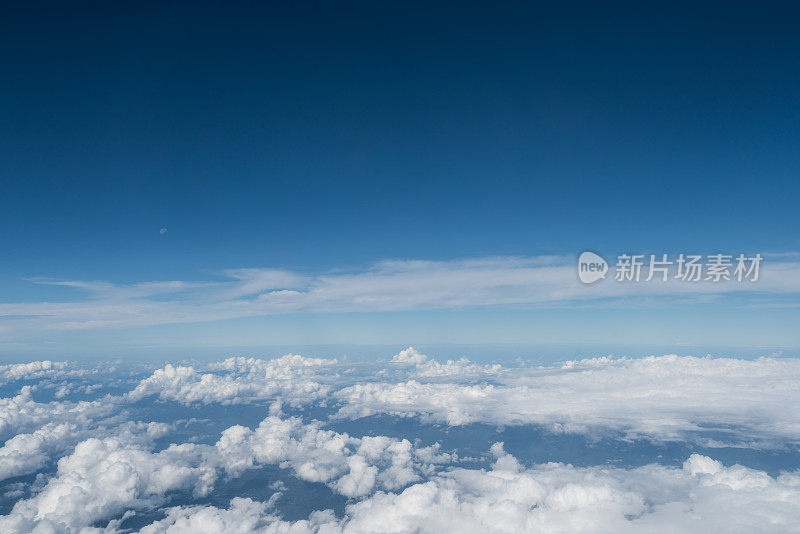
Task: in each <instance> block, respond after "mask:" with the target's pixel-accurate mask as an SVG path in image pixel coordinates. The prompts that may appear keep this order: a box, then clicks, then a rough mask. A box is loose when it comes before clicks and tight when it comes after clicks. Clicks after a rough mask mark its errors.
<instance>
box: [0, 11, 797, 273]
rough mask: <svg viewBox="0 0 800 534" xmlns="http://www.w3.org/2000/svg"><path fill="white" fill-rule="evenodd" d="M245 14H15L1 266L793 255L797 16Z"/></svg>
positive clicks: (78, 269) (9, 46) (5, 89)
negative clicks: (609, 252) (664, 253)
mask: <svg viewBox="0 0 800 534" xmlns="http://www.w3.org/2000/svg"><path fill="white" fill-rule="evenodd" d="M257 4H259V3H232V4H227V5H226V6H221V5H211V4H208V5H206V4H203V3H197V2H191V3H185V4H180V3H174V2H154V3H142V2H131V3H118V2H112V3H108V2H105V3H93V4H79V5H76V4H70V5H66V4H63V3H54V4H53V5H42V4H37V3H28V2H26V3H24V4H23V3H19V5H17V6H14V5H7V6H6V7H5V8H4V10H3V11H4V12H3V16H2V17H0V19H2V22H0V24H1V25H2V27H0V46H1V50H2V60H1V61H2V64H1V68H2V72H3V79H4V82H3V83H2V84H0V102H2V108H3V112H2V119H0V120H2V122H1V123H0V124H1V125H2V129H0V135H1V136H2V137H0V158H1V159H2V162H3V163H2V173H3V175H4V178H3V184H4V185H3V194H2V195H0V223H1V224H2V232H0V236H2V237H0V239H2V249H3V254H2V268H3V271H4V274H9V273H10V274H12V275H14V274H21V275H25V276H58V277H70V276H71V277H84V278H85V277H87V276H88V277H90V278H102V279H118V280H127V279H130V280H140V279H142V276H145V277H153V278H156V279H169V278H180V277H186V276H187V275H190V274H192V272H193V271H195V270H196V269H198V268H204V269H215V268H225V267H240V266H262V265H282V266H304V265H305V266H320V265H322V266H335V265H340V264H353V263H355V264H361V263H364V262H369V261H373V260H374V259H376V258H386V257H390V258H395V257H399V258H408V257H413V258H420V257H423V258H450V257H464V256H476V255H486V254H540V253H575V252H578V251H579V250H581V249H582V248H585V247H587V246H588V247H594V248H595V249H601V250H603V249H613V248H615V247H616V248H624V249H632V250H648V251H649V250H654V251H656V250H662V249H663V250H677V249H684V248H688V249H692V248H700V249H703V250H705V249H707V248H709V247H712V248H719V249H736V250H739V249H741V250H748V251H749V250H753V249H758V250H765V249H766V250H797V249H798V248H800V238H798V236H797V234H796V232H795V231H794V230H793V229H795V228H797V226H798V222H800V218H799V216H798V210H797V200H798V193H800V181H799V180H798V179H797V176H798V170H800V151H798V150H797V146H798V141H800V138H799V137H798V133H799V132H800V98H798V95H799V94H800V68H798V65H800V40H798V38H797V33H796V29H797V24H798V22H800V19H798V12H797V10H792V9H789V8H787V7H786V6H782V5H779V4H769V3H768V4H766V5H760V6H759V7H758V8H756V6H755V5H754V4H752V3H748V5H736V4H731V3H718V4H707V5H706V6H697V5H694V4H685V5H680V4H672V3H670V5H660V6H653V5H652V4H648V5H646V7H645V6H644V5H640V6H638V7H637V6H636V5H633V4H632V5H624V4H617V5H609V6H605V5H604V6H600V5H591V4H589V5H582V4H570V5H561V6H556V5H555V4H554V5H545V4H542V5H535V4H534V3H530V2H520V3H499V4H498V3H495V2H493V3H483V4H477V3H470V4H469V5H465V4H462V3H440V4H432V3H416V4H415V3H406V2H398V3H395V4H391V5H390V4H387V3H383V2H380V3H374V2H370V3H364V4H349V3H346V4H338V3H337V5H333V4H330V3H319V4H315V3H309V2H302V3H295V5H294V6H291V5H276V4H277V3H270V2H267V3H263V4H264V5H257ZM281 4H290V3H281ZM376 4H380V5H376ZM162 226H163V227H167V228H168V230H169V231H168V233H167V234H166V235H164V236H163V237H161V236H159V234H158V230H159V228H161V227H162Z"/></svg>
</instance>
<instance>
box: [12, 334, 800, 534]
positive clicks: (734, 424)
mask: <svg viewBox="0 0 800 534" xmlns="http://www.w3.org/2000/svg"><path fill="white" fill-rule="evenodd" d="M45 367H46V366H45ZM25 369H27V370H25ZM25 369H23V368H18V370H16V371H14V373H16V375H15V376H30V375H31V374H37V373H44V374H42V375H40V380H42V381H43V382H46V381H48V380H50V378H52V377H51V376H50V374H48V373H49V371H50V369H48V368H43V367H41V366H39V367H37V366H30V367H26V368H25ZM58 370H59V372H61V371H64V372H66V371H68V369H66V368H63V367H59V368H58ZM374 371H376V368H375V366H374V365H370V366H367V367H366V368H364V369H359V368H358V364H353V365H347V366H344V364H340V363H338V362H335V361H333V360H324V359H315V358H304V357H301V356H294V355H289V356H285V357H283V358H279V359H276V360H258V359H252V358H230V359H228V360H224V361H222V362H219V363H214V364H210V365H208V366H205V367H204V368H203V369H201V370H198V369H195V368H193V367H185V366H184V367H180V366H178V367H176V366H172V365H167V366H165V367H163V368H161V369H157V370H155V371H154V372H153V374H152V375H151V376H149V377H147V378H145V379H144V380H142V381H140V382H139V383H138V385H136V386H135V387H133V389H132V390H131V391H130V392H129V393H128V394H126V395H121V396H116V397H114V396H104V397H100V398H99V399H97V400H92V401H83V402H72V401H65V400H62V401H52V402H37V401H35V400H34V398H33V394H34V393H35V391H36V388H35V387H31V386H28V385H26V386H24V387H22V388H21V391H20V393H19V394H18V395H15V396H13V397H8V398H3V399H0V431H2V432H3V434H4V435H5V436H6V439H5V441H4V443H3V445H2V447H0V484H2V483H3V480H4V479H8V478H11V477H17V476H20V475H26V474H33V473H39V475H38V476H37V477H36V479H35V482H34V483H33V484H32V485H30V487H27V488H20V487H19V485H18V484H16V483H12V482H9V483H7V484H6V485H4V489H3V490H4V495H6V498H10V497H8V496H15V497H14V500H15V501H16V502H15V504H14V505H13V508H11V511H10V513H8V514H7V515H5V516H0V531H2V532H9V533H15V532H18V533H22V532H37V533H48V534H53V533H55V534H58V533H64V534H67V533H70V534H71V533H77V532H80V533H82V534H89V533H97V532H104V533H106V534H114V533H117V532H120V533H121V532H123V531H125V529H123V528H122V525H123V522H124V520H125V518H127V517H130V515H131V514H134V513H138V512H142V511H155V510H164V512H165V515H164V517H163V519H158V520H155V521H153V522H152V523H151V524H150V525H147V526H145V527H143V528H142V530H141V531H142V532H143V533H147V534H154V533H161V532H163V533H179V532H201V533H202V532H242V533H244V532H261V533H267V532H269V533H275V532H287V533H289V532H291V533H297V532H313V533H321V534H326V533H328V534H333V533H367V532H385V533H389V532H392V533H400V532H421V533H424V532H442V531H458V532H467V533H469V532H476V533H477V532H498V533H508V532H556V533H558V532H561V533H565V534H566V533H573V532H586V533H588V532H591V533H603V532H609V533H611V532H613V533H625V532H632V533H633V532H653V533H674V532H687V533H692V532H703V533H705V532H708V531H711V532H731V533H739V532H741V533H745V532H747V533H750V532H776V533H777V532H780V533H792V532H800V527H799V526H798V525H800V523H798V521H797V518H798V517H800V472H798V471H788V472H783V473H780V474H778V475H775V474H770V473H767V472H765V471H761V470H758V469H753V468H750V467H745V466H742V465H727V466H726V465H723V464H722V463H721V462H719V461H718V460H716V459H714V458H712V457H710V456H706V455H701V454H691V455H689V454H687V455H686V457H684V458H685V461H684V462H683V464H682V465H659V464H656V463H652V464H650V465H645V466H643V467H635V468H633V467H625V466H624V465H623V466H618V467H614V466H610V465H594V466H588V467H575V466H573V465H569V464H565V463H536V461H535V459H534V460H533V461H531V460H530V459H528V460H527V461H525V460H523V459H520V458H515V457H513V456H511V455H509V454H508V453H507V452H505V450H504V447H503V445H502V444H501V443H495V444H494V445H491V441H489V442H488V443H486V445H485V448H484V449H483V451H484V452H485V453H486V454H487V455H488V457H489V458H491V462H488V461H487V462H484V463H481V460H480V459H470V460H469V462H470V463H469V464H467V463H463V461H462V460H461V459H460V458H459V456H458V455H457V454H456V453H455V452H456V451H454V450H441V447H439V446H438V445H433V446H427V447H426V446H423V444H422V442H420V441H414V440H412V439H408V438H406V437H404V436H403V435H376V434H375V433H374V432H370V431H369V427H367V426H362V427H361V428H362V429H363V431H356V432H352V431H348V432H341V431H335V430H333V429H331V428H329V427H328V424H326V422H325V421H326V420H325V419H324V417H323V419H322V420H317V419H314V417H317V418H319V417H320V414H331V413H336V414H338V417H339V418H360V417H362V416H365V415H371V414H395V415H399V416H403V417H407V418H409V419H408V421H406V422H407V423H408V424H410V425H417V426H416V427H414V428H415V429H417V430H422V431H424V433H425V435H428V436H432V435H437V434H436V433H442V432H447V427H440V426H426V423H427V422H429V421H434V422H437V423H445V424H446V425H462V424H468V423H470V422H475V421H479V422H483V423H488V424H492V425H498V426H503V425H529V424H535V425H545V426H547V427H549V428H550V429H552V430H553V431H557V432H561V431H570V432H587V433H591V434H592V435H596V434H598V433H609V434H613V433H622V437H623V438H625V439H628V438H631V437H644V438H648V439H651V440H684V441H685V440H687V439H690V438H692V436H694V438H692V439H697V440H705V441H704V444H705V445H713V444H714V443H713V442H711V440H710V439H709V438H708V437H707V432H709V431H713V432H715V439H716V440H722V439H725V440H727V441H728V442H736V443H737V444H738V445H740V446H749V447H776V448H781V447H783V448H796V447H797V446H798V444H799V442H798V436H800V416H798V415H797V414H795V413H794V412H793V411H792V410H790V409H787V406H792V405H794V404H796V403H797V402H798V401H800V398H798V396H799V395H800V390H799V389H798V388H797V386H796V384H797V383H798V379H800V363H798V362H796V361H795V360H781V359H774V358H762V359H759V360H754V361H743V360H733V359H726V358H717V359H714V358H684V357H677V356H663V357H649V358H642V359H611V358H595V359H589V360H582V361H575V362H567V363H565V364H563V365H559V366H553V367H538V368H525V367H520V368H504V367H500V366H492V365H488V366H487V365H477V364H474V363H472V362H469V361H466V360H456V361H450V362H446V363H439V362H436V361H435V360H433V359H431V358H428V357H427V356H425V355H423V354H420V353H419V352H418V351H416V350H414V349H413V348H409V349H406V350H405V351H402V352H401V353H399V354H398V355H396V356H395V357H394V358H392V361H391V362H390V363H388V364H385V365H384V366H383V368H382V369H378V372H377V373H375V372H374ZM81 384H82V385H86V384H85V383H84V382H82V381H81ZM309 384H313V386H312V387H309V386H308V385H309ZM64 385H65V386H66V387H72V386H74V383H71V382H69V381H66V382H65V383H64ZM51 386H52V384H51ZM155 398H158V399H160V401H161V402H163V403H165V404H167V405H168V404H169V403H176V404H174V405H173V407H177V405H178V404H194V405H195V406H196V408H197V410H199V411H200V413H202V410H204V409H207V408H208V404H211V403H220V404H226V405H232V404H237V403H252V404H256V405H257V406H253V407H251V408H248V409H249V410H251V411H257V410H259V409H263V410H264V415H265V417H263V416H259V417H263V419H262V420H261V422H260V423H259V424H257V425H254V426H246V425H242V424H235V422H233V421H232V422H231V423H230V424H229V426H228V428H226V429H225V430H223V431H222V432H219V430H218V429H216V430H214V434H213V436H212V439H211V440H208V441H203V442H197V441H193V440H192V439H189V440H187V438H186V437H185V435H183V437H182V438H180V439H173V438H174V437H176V436H178V435H179V434H170V432H171V431H172V430H173V429H174V428H175V427H176V426H177V425H178V422H175V421H173V422H171V424H165V423H158V422H150V423H147V422H140V421H137V420H134V419H133V418H132V416H131V413H136V410H140V409H141V406H142V405H143V404H146V403H147V401H148V400H153V399H155ZM275 399H278V400H277V401H276V400H275ZM281 399H282V400H284V401H286V402H287V403H288V404H290V405H292V406H294V407H295V412H294V413H295V414H296V415H292V416H286V415H284V414H283V413H282V410H281V404H280V401H281ZM268 405H269V408H268V407H267V406H268ZM326 406H327V407H326ZM237 409H238V408H237ZM326 410H327V411H326ZM267 411H269V415H267ZM139 413H141V412H139ZM144 413H147V412H146V411H145V412H144ZM226 413H231V414H235V410H230V411H229V412H226ZM311 413H313V414H315V415H314V416H313V417H312V416H311V415H310V414H311ZM298 414H299V415H298ZM335 422H337V423H347V424H348V425H350V427H349V428H359V427H358V426H357V425H354V424H352V423H350V422H347V421H345V422H342V421H341V420H340V419H337V420H335ZM328 423H330V422H328ZM420 425H421V426H420ZM395 428H400V429H402V428H406V427H405V426H403V425H401V426H399V427H395ZM395 431H397V430H395ZM398 433H400V434H404V432H402V431H398ZM165 439H166V440H167V441H165ZM493 439H494V438H492V440H493ZM170 441H173V443H171V444H169V443H170ZM431 442H432V441H429V442H428V443H431ZM156 443H158V445H156ZM716 443H719V442H716ZM490 445H491V446H490ZM471 446H472V447H473V448H476V447H477V448H479V444H471ZM711 456H713V455H711ZM56 462H57V463H56ZM54 463H56V465H57V467H56V468H55V471H54V472H53V471H52V470H47V469H45V466H46V465H50V466H52V465H53V464H54ZM268 465H269V466H278V467H280V468H281V469H282V470H283V471H282V473H284V474H285V475H286V476H287V477H295V478H297V479H300V480H303V481H306V482H314V483H321V484H325V485H327V486H328V488H330V489H331V490H332V491H333V492H335V493H337V494H339V495H342V496H344V497H346V498H348V504H347V506H346V508H345V510H344V514H343V515H342V514H340V515H338V516H337V515H336V514H334V513H333V512H332V511H330V510H318V511H316V512H313V513H310V515H308V516H307V517H305V518H304V519H302V520H299V521H288V520H286V519H285V518H283V517H281V513H280V504H281V502H282V501H281V499H283V498H284V496H282V494H281V492H283V491H288V490H286V485H285V484H284V485H282V486H280V488H278V486H276V488H278V491H276V493H274V494H273V495H272V498H270V499H269V500H267V501H266V502H258V501H255V500H251V499H246V498H238V497H237V498H234V499H233V500H232V501H231V502H230V506H229V508H227V509H224V508H219V507H215V506H206V505H188V506H173V507H172V508H169V509H165V508H164V507H165V506H169V505H170V499H171V498H172V497H173V496H175V495H178V494H179V495H182V496H186V495H193V496H194V497H196V498H199V497H202V496H207V495H209V494H211V492H213V491H215V487H217V485H218V484H220V483H221V481H222V480H229V479H235V478H237V477H241V476H242V475H243V473H244V472H245V471H247V470H252V469H258V468H259V467H261V466H268ZM481 467H483V468H481ZM298 497H299V498H301V499H302V496H297V495H294V496H293V498H294V499H296V498H298ZM159 517H160V516H159Z"/></svg>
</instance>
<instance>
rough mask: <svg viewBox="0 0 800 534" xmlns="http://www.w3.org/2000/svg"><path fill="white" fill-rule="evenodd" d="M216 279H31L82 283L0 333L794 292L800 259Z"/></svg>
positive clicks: (485, 264) (511, 263) (256, 274)
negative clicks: (677, 266) (745, 269)
mask: <svg viewBox="0 0 800 534" xmlns="http://www.w3.org/2000/svg"><path fill="white" fill-rule="evenodd" d="M220 274H221V279H216V280H207V281H199V282H198V281H194V282H191V281H171V282H141V283H138V284H132V285H124V286H123V285H114V284H110V283H107V282H97V281H62V280H49V279H31V281H32V282H34V283H38V284H51V285H58V286H62V287H68V288H73V289H75V290H77V291H80V292H82V293H83V294H82V295H81V294H80V293H79V294H77V295H76V298H75V300H72V301H66V302H24V303H23V302H18V303H15V302H4V303H0V318H2V317H13V318H14V320H13V321H4V323H3V324H2V325H0V335H3V336H5V338H6V339H7V340H12V339H14V337H15V335H18V334H20V333H22V332H25V331H31V330H35V329H42V328H45V329H50V330H56V331H64V330H85V329H95V328H109V327H114V328H130V327H141V326H151V325H159V324H174V323H191V322H202V321H215V320H222V319H232V318H241V317H254V316H263V315H275V314H286V313H310V312H375V311H396V310H420V309H454V308H463V307H473V306H499V305H504V306H518V305H537V304H539V305H541V304H548V305H558V304H561V305H564V304H572V305H574V304H577V303H587V302H598V301H607V300H609V299H611V300H614V299H622V298H625V299H626V301H627V302H630V301H631V299H636V298H642V299H652V298H675V297H681V298H692V299H697V298H708V297H713V296H718V295H726V294H743V295H751V296H752V298H753V299H761V300H763V299H764V298H765V297H772V298H774V299H782V298H785V297H786V296H787V295H797V294H800V263H798V262H797V261H795V259H794V257H792V256H787V257H778V258H768V259H767V260H765V263H764V264H763V267H762V272H761V274H760V278H759V280H758V282H755V283H750V282H746V283H737V282H735V281H729V282H725V281H722V282H720V283H712V282H705V281H701V282H698V283H687V282H681V281H678V280H673V279H671V280H670V281H668V282H666V283H662V282H659V281H652V282H649V283H645V282H641V283H618V282H614V281H613V280H605V281H603V282H600V283H598V284H596V285H591V286H586V285H583V284H581V283H580V282H579V281H578V278H577V274H576V266H575V258H572V257H564V256H541V257H491V258H480V259H472V260H455V261H440V262H436V261H413V260H412V261H384V262H379V263H376V264H374V265H372V266H370V267H368V268H366V269H361V270H357V271H349V272H344V271H337V272H323V273H312V274H308V273H302V272H293V271H286V270H276V269H231V270H228V271H225V272H223V273H220Z"/></svg>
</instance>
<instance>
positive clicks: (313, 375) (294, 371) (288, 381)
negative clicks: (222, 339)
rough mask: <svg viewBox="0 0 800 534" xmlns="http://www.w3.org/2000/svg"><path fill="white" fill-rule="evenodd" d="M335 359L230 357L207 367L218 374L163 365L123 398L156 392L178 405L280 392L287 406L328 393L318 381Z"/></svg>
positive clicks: (265, 396)
mask: <svg viewBox="0 0 800 534" xmlns="http://www.w3.org/2000/svg"><path fill="white" fill-rule="evenodd" d="M335 363H336V360H327V359H321V358H304V357H302V356H296V355H292V354H289V355H286V356H283V357H281V358H276V359H274V360H258V359H254V358H229V359H227V360H225V361H223V362H221V363H219V364H216V365H214V366H212V368H213V369H215V370H217V371H221V372H222V373H223V374H214V373H200V372H198V371H197V370H195V368H194V367H191V366H178V367H175V366H173V365H171V364H167V365H166V366H164V367H163V368H162V369H157V370H156V371H155V372H154V373H153V374H152V376H150V377H148V378H146V379H144V380H142V381H141V382H140V383H139V384H138V385H137V386H136V388H135V389H134V390H133V391H132V392H130V393H129V394H128V398H129V399H130V400H134V401H136V400H141V399H143V398H145V397H149V396H152V395H158V397H159V398H161V399H169V400H175V401H178V402H180V403H182V404H192V403H204V404H208V403H212V402H219V403H223V404H239V403H244V402H251V401H255V400H264V399H269V398H272V397H275V396H278V395H280V396H281V397H282V398H283V400H284V401H286V402H288V403H289V404H293V405H300V404H304V403H308V402H310V401H312V400H317V399H320V398H322V397H324V396H325V395H326V394H327V393H328V389H329V388H328V386H326V385H324V384H322V383H320V382H318V381H317V379H318V378H320V377H321V376H322V374H323V373H324V372H325V371H327V369H328V368H330V367H331V366H332V365H333V364H335Z"/></svg>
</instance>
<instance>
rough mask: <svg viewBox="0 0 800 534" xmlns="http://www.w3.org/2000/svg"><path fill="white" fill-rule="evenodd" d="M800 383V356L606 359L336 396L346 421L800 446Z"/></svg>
mask: <svg viewBox="0 0 800 534" xmlns="http://www.w3.org/2000/svg"><path fill="white" fill-rule="evenodd" d="M407 357H408V356H401V359H402V358H407ZM426 363H428V362H427V361H426V360H420V361H417V362H416V365H417V366H423V368H424V366H425V365H426ZM798 381H800V361H798V360H793V359H783V360H782V359H775V358H761V359H758V360H754V361H745V360H738V359H729V358H694V357H679V356H662V357H648V358H643V359H610V358H600V359H592V360H584V361H580V362H568V363H567V364H565V365H563V366H562V367H549V368H532V369H515V370H514V372H513V373H509V372H505V373H499V372H498V373H496V374H495V376H492V382H491V383H488V382H484V383H477V384H463V383H448V382H445V383H442V382H440V381H439V382H424V381H420V380H419V379H418V377H417V378H414V379H411V380H406V381H400V382H364V383H359V384H354V385H352V386H348V387H345V388H342V389H340V390H338V391H336V392H335V393H334V396H335V397H336V398H337V399H338V400H339V401H340V402H341V403H343V406H342V407H341V408H340V409H339V411H338V417H347V418H359V417H365V416H369V415H374V414H380V413H384V414H392V415H399V416H405V417H413V416H419V417H422V418H423V419H424V420H434V421H440V422H445V423H447V424H450V425H464V424H469V423H474V422H482V423H488V424H495V425H524V424H537V425H545V426H547V427H550V428H551V429H554V430H558V431H567V432H592V433H595V432H603V431H613V432H623V433H625V434H626V435H627V436H628V437H645V438H652V439H657V440H684V439H688V438H689V437H690V436H691V435H692V434H693V433H708V432H711V431H718V432H720V433H721V434H722V435H727V436H728V439H729V440H733V441H735V442H736V443H737V444H739V445H744V446H748V445H751V444H759V445H758V446H768V445H769V444H770V443H772V444H773V445H774V444H775V443H800V413H797V412H793V411H791V410H787V406H791V405H794V404H796V403H799V402H800V389H798V388H797V383H798ZM706 444H707V445H713V443H711V442H709V441H707V442H706Z"/></svg>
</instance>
